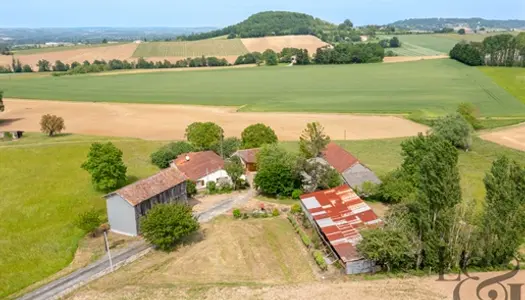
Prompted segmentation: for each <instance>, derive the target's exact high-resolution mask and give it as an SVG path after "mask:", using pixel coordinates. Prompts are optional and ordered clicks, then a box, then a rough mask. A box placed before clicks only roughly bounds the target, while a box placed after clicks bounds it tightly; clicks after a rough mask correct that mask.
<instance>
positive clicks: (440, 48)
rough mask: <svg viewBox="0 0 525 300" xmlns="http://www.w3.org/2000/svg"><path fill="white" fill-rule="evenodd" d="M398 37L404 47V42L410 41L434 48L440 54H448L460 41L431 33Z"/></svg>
mask: <svg viewBox="0 0 525 300" xmlns="http://www.w3.org/2000/svg"><path fill="white" fill-rule="evenodd" d="M397 37H398V38H399V40H400V41H401V46H402V48H403V43H408V44H409V45H412V46H416V47H421V48H426V49H430V50H434V51H436V52H438V53H440V54H448V53H449V52H450V50H451V49H452V48H453V47H454V46H455V45H456V44H457V42H458V41H457V40H454V39H450V38H447V37H445V36H440V35H431V34H410V35H399V36H397Z"/></svg>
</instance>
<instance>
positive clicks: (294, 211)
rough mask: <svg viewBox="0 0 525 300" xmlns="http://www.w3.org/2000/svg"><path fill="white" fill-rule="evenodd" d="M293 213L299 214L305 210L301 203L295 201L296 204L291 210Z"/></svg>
mask: <svg viewBox="0 0 525 300" xmlns="http://www.w3.org/2000/svg"><path fill="white" fill-rule="evenodd" d="M290 211H291V212H292V213H293V214H299V213H301V212H302V211H303V209H302V208H301V205H300V204H298V203H295V204H294V205H292V209H291V210H290Z"/></svg>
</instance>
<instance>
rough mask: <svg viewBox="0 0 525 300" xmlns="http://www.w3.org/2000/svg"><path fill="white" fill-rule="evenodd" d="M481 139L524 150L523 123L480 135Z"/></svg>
mask: <svg viewBox="0 0 525 300" xmlns="http://www.w3.org/2000/svg"><path fill="white" fill-rule="evenodd" d="M481 137H482V138H483V139H486V140H488V141H491V142H494V143H498V144H501V145H504V146H507V147H510V148H514V149H518V150H522V151H525V123H524V124H521V125H517V126H512V127H509V128H506V129H502V130H497V131H492V132H488V133H484V134H482V135H481Z"/></svg>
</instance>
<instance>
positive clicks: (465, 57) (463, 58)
mask: <svg viewBox="0 0 525 300" xmlns="http://www.w3.org/2000/svg"><path fill="white" fill-rule="evenodd" d="M450 58H452V59H455V60H457V61H459V62H462V63H464V64H466V65H469V66H482V65H483V64H484V63H485V61H484V57H483V54H482V52H481V51H480V49H478V48H477V47H475V46H473V45H472V44H466V43H464V42H461V43H458V44H456V46H454V48H452V50H450Z"/></svg>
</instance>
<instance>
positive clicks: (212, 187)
mask: <svg viewBox="0 0 525 300" xmlns="http://www.w3.org/2000/svg"><path fill="white" fill-rule="evenodd" d="M206 189H207V190H208V193H209V194H215V193H217V184H216V183H215V182H214V181H208V182H207V183H206Z"/></svg>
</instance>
